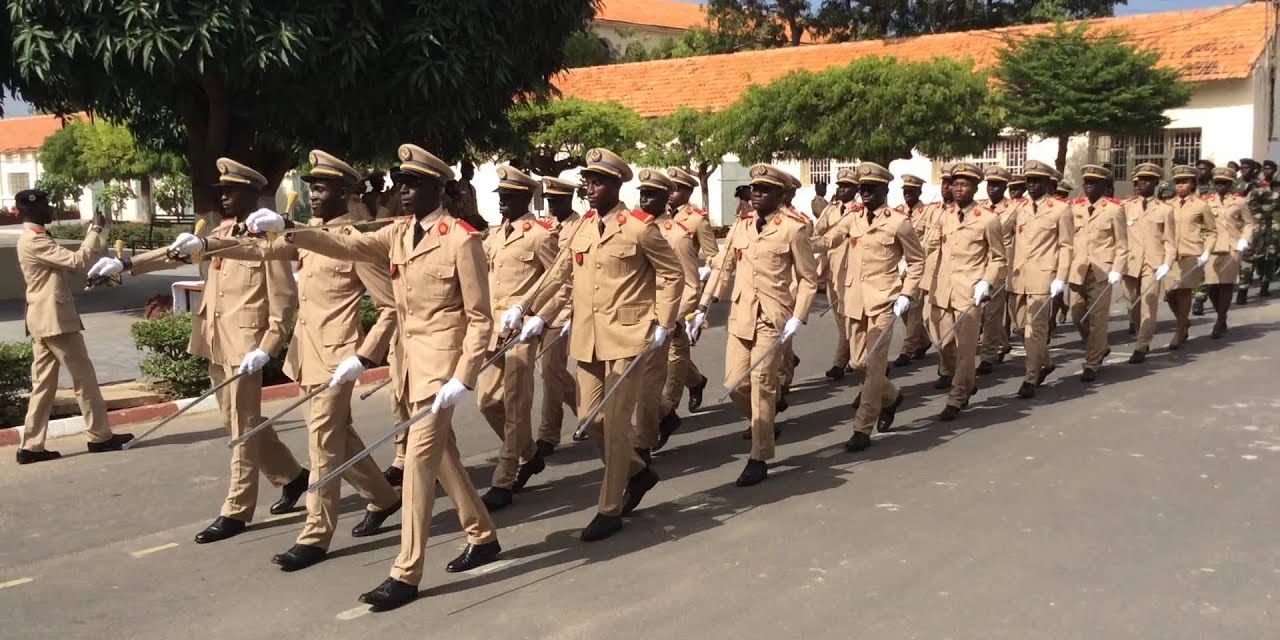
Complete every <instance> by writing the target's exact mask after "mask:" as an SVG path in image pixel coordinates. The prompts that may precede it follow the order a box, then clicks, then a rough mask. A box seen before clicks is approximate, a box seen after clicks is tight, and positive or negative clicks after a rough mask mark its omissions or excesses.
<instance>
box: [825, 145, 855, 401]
mask: <svg viewBox="0 0 1280 640" xmlns="http://www.w3.org/2000/svg"><path fill="white" fill-rule="evenodd" d="M835 198H836V200H835V202H834V203H832V204H830V205H827V207H826V209H825V210H823V211H822V212H821V215H819V216H818V222H817V224H815V225H814V228H813V233H814V237H820V236H822V235H824V234H826V233H827V232H828V231H830V230H831V229H833V228H835V227H836V226H838V225H839V224H840V222H841V221H842V220H844V219H845V218H847V217H849V216H851V215H858V214H861V213H862V212H863V211H864V209H865V208H864V207H863V206H862V204H861V203H859V202H858V170H857V169H855V168H853V167H845V168H843V169H841V170H840V171H839V172H837V173H836V193H835ZM845 256H846V252H845V248H844V247H843V246H840V245H839V244H836V245H833V246H832V247H831V249H829V250H827V251H825V252H823V257H824V258H825V262H826V265H827V268H826V271H825V272H824V274H823V275H824V276H825V280H826V283H827V301H828V302H829V303H830V304H831V317H832V319H834V320H835V322H836V353H835V359H834V360H832V361H831V368H830V369H828V370H827V378H830V379H831V380H833V381H834V380H839V379H841V378H843V377H844V376H845V373H846V371H847V370H848V369H849V365H850V360H849V357H850V353H849V322H848V321H847V320H846V319H845V317H844V306H843V304H842V303H841V299H840V294H841V293H842V290H843V289H844V270H845V265H844V261H845Z"/></svg>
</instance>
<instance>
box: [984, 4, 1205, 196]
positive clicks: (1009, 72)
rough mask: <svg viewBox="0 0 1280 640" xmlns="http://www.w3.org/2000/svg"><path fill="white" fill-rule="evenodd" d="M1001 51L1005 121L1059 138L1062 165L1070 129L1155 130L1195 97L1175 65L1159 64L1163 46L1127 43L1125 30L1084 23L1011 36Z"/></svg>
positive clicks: (1079, 131)
mask: <svg viewBox="0 0 1280 640" xmlns="http://www.w3.org/2000/svg"><path fill="white" fill-rule="evenodd" d="M999 57H1000V64H999V66H998V67H997V68H996V72H995V73H996V77H997V78H999V80H1000V83H1001V85H1002V96H1003V102H1004V106H1005V109H1006V111H1007V113H1008V118H1007V121H1006V124H1008V125H1009V126H1011V127H1014V128H1016V129H1020V130H1022V131H1025V132H1027V133H1031V134H1036V135H1039V136H1042V137H1047V138H1057V139H1058V155H1057V165H1058V170H1059V171H1061V170H1063V168H1064V167H1065V166H1066V162H1067V141H1068V140H1070V138H1071V137H1072V136H1074V135H1078V134H1082V133H1086V132H1089V131H1098V132H1105V133H1112V134H1139V133H1147V132H1151V131H1156V130H1159V129H1161V128H1163V127H1164V126H1165V125H1167V124H1169V118H1167V117H1166V116H1165V115H1164V112H1165V110H1167V109H1172V108H1175V107H1179V106H1182V105H1185V104H1186V103H1187V101H1188V100H1190V99H1191V87H1190V86H1188V85H1187V84H1186V83H1184V82H1182V81H1181V80H1180V79H1179V74H1178V71H1177V70H1176V69H1169V68H1163V67H1159V66H1157V62H1158V61H1159V59H1160V56H1159V54H1158V53H1156V52H1154V51H1145V50H1140V49H1138V48H1136V47H1134V46H1132V45H1130V44H1129V43H1128V41H1127V39H1126V38H1125V34H1123V33H1121V32H1115V31H1109V32H1105V33H1096V34H1095V33H1090V32H1089V29H1088V25H1086V24H1079V25H1076V26H1073V27H1069V26H1066V25H1063V24H1061V23H1059V24H1058V25H1057V26H1056V27H1055V28H1054V29H1053V31H1051V32H1048V33H1042V34H1036V35H1031V36H1025V37H1020V38H1014V39H1011V40H1010V41H1009V42H1008V45H1007V46H1006V47H1005V48H1003V49H1001V50H1000V52H999Z"/></svg>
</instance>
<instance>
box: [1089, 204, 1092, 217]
mask: <svg viewBox="0 0 1280 640" xmlns="http://www.w3.org/2000/svg"><path fill="white" fill-rule="evenodd" d="M1089 215H1093V205H1089Z"/></svg>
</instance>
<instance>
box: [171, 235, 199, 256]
mask: <svg viewBox="0 0 1280 640" xmlns="http://www.w3.org/2000/svg"><path fill="white" fill-rule="evenodd" d="M203 248H204V241H203V240H201V239H200V237H199V236H197V235H196V234H194V233H185V232H184V233H179V234H178V237H177V238H176V239H175V240H174V241H173V244H171V245H169V251H172V252H174V253H176V254H178V255H180V256H189V255H191V254H193V253H195V252H197V251H199V250H201V249H203Z"/></svg>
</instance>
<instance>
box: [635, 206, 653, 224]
mask: <svg viewBox="0 0 1280 640" xmlns="http://www.w3.org/2000/svg"><path fill="white" fill-rule="evenodd" d="M631 217H632V218H635V219H636V220H639V221H640V222H643V223H645V224H649V223H650V222H653V221H654V217H653V216H651V215H649V214H647V213H645V212H643V211H641V210H639V209H636V210H634V211H632V212H631Z"/></svg>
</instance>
